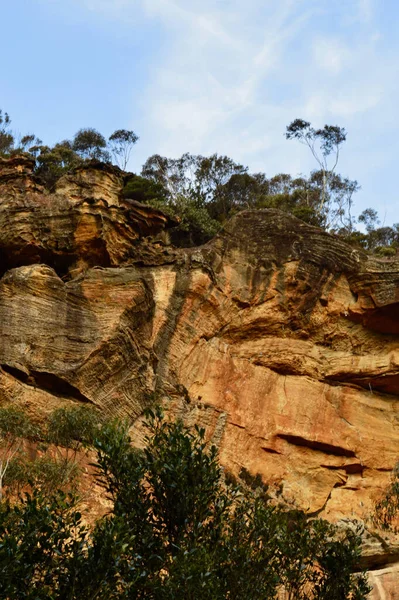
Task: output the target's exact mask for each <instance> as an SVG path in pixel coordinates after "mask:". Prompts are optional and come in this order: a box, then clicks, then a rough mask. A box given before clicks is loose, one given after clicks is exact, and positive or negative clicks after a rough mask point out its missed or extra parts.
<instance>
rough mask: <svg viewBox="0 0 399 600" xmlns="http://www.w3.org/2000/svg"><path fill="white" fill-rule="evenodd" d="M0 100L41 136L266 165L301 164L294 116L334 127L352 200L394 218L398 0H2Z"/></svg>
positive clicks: (299, 169)
mask: <svg viewBox="0 0 399 600" xmlns="http://www.w3.org/2000/svg"><path fill="white" fill-rule="evenodd" d="M0 9H1V10H0V18H1V21H2V33H1V37H0V50H1V56H2V68H1V71H2V77H1V79H0V108H3V110H6V111H8V112H9V114H10V116H11V118H12V120H13V127H14V129H16V130H18V131H20V132H21V133H28V132H29V133H31V132H34V133H36V135H38V136H39V137H40V138H41V139H42V140H43V141H44V142H45V143H49V144H51V143H54V142H56V141H59V140H61V139H65V138H71V137H72V136H73V134H74V133H75V132H76V131H77V130H78V129H79V128H80V127H95V128H97V129H98V130H100V131H101V132H102V133H104V134H105V135H107V136H108V135H109V134H110V133H112V132H113V131H114V130H115V129H119V128H122V127H123V128H127V129H134V131H136V133H138V134H139V135H140V141H139V143H138V144H137V146H136V148H135V150H134V155H133V156H132V159H131V164H130V168H131V169H132V170H134V171H140V168H141V165H142V163H143V162H144V161H145V159H146V158H147V157H148V156H150V155H151V154H154V153H160V154H163V155H165V156H171V157H172V156H173V157H174V156H179V155H181V154H182V153H183V152H191V153H201V154H210V153H213V152H218V153H220V154H227V155H228V156H231V157H232V158H233V159H235V160H237V161H240V162H242V163H243V164H245V165H248V166H249V168H250V170H251V171H264V172H266V174H267V175H268V176H272V175H274V174H276V173H279V172H288V173H291V174H293V175H295V174H298V173H308V172H309V171H310V170H311V169H312V168H314V167H315V166H316V165H315V164H314V161H313V159H312V157H311V156H310V153H309V152H308V151H307V149H306V148H305V147H303V146H301V145H300V144H297V143H295V142H292V141H291V142H288V141H286V140H285V138H284V131H285V127H286V125H287V124H288V123H289V122H290V121H292V120H293V119H294V118H296V117H301V118H304V119H307V120H309V121H311V122H312V124H314V125H315V126H316V127H319V126H323V125H324V124H325V123H329V124H337V125H340V126H342V127H345V128H346V129H347V132H348V139H347V142H346V144H345V146H344V147H343V149H342V153H341V158H340V163H339V165H338V171H339V172H340V173H342V174H343V175H346V176H348V177H350V178H352V179H357V180H358V182H359V183H360V185H361V186H362V190H361V191H360V192H359V193H358V194H357V197H356V204H355V212H360V211H361V210H363V209H364V208H366V207H367V206H374V207H376V208H378V210H379V212H380V216H381V220H382V221H385V223H386V224H391V223H393V222H398V221H399V192H398V190H397V180H396V170H397V162H398V156H399V119H398V98H399V73H398V71H399V61H398V50H399V41H398V40H399V35H398V34H399V4H398V3H397V1H396V0H335V1H332V0H279V1H277V0H13V2H9V1H6V0H0Z"/></svg>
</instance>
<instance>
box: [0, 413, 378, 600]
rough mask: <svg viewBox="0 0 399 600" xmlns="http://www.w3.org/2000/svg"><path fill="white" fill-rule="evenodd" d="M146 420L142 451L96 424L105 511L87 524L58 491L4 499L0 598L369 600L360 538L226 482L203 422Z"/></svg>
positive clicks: (123, 427) (154, 416)
mask: <svg viewBox="0 0 399 600" xmlns="http://www.w3.org/2000/svg"><path fill="white" fill-rule="evenodd" d="M66 422H67V423H70V422H71V420H70V419H69V418H67V419H66ZM147 428H148V434H147V436H146V439H145V442H146V443H145V447H144V449H143V450H136V449H134V448H133V447H132V444H131V439H130V436H129V427H128V424H127V423H124V422H120V421H114V422H106V423H104V424H103V425H102V426H101V427H99V428H98V427H97V428H95V429H94V431H95V435H94V437H93V438H92V439H93V447H94V449H95V450H96V452H97V471H98V481H99V482H100V483H101V484H102V486H103V487H104V489H105V491H106V493H107V494H108V496H109V498H110V499H111V500H112V506H113V508H112V510H111V513H110V514H109V515H108V516H106V517H104V518H102V519H100V520H99V521H98V522H97V524H96V526H95V528H94V529H93V531H91V532H90V531H88V530H86V529H85V528H84V527H83V526H82V524H81V515H80V514H79V513H78V512H77V511H76V509H75V503H76V498H74V497H72V496H67V495H65V493H63V492H61V491H58V492H56V493H51V494H44V493H43V491H34V492H33V493H32V494H31V495H26V496H25V497H24V498H23V499H22V500H21V501H20V502H19V503H15V504H13V505H12V504H10V503H9V502H3V503H1V504H0V531H1V532H2V533H1V535H0V573H1V575H2V576H1V578H0V596H1V597H2V598H7V599H9V600H14V599H15V600H16V599H22V600H24V599H29V600H33V599H39V600H50V599H53V598H58V599H65V600H67V599H68V600H75V599H76V600H78V599H79V600H89V599H93V598H97V599H98V600H105V599H107V600H109V599H111V600H112V599H114V600H122V599H126V600H127V599H129V598H136V599H152V600H172V599H174V598H181V597H184V598H187V599H189V600H190V599H191V600H204V599H205V600H225V599H226V598H230V599H231V600H239V599H241V598H251V599H253V600H269V599H270V600H271V599H275V598H277V594H278V590H279V589H280V587H281V586H282V585H284V586H285V588H286V590H287V592H288V594H289V598H291V599H293V598H295V599H301V598H309V599H314V600H316V599H318V600H322V599H324V600H332V599H334V600H349V599H352V598H356V599H357V600H362V599H365V598H366V594H367V593H368V586H367V581H366V579H365V577H364V575H360V576H358V577H356V576H354V575H353V570H354V567H355V564H356V561H357V559H358V556H359V548H360V542H359V537H358V536H357V535H356V534H354V533H351V532H345V531H344V532H341V533H339V532H337V530H336V528H335V527H333V526H332V525H330V524H327V523H326V522H324V521H320V520H313V521H311V520H309V519H307V517H306V515H304V514H303V513H301V512H299V511H291V512H288V513H287V512H284V511H282V509H281V508H277V507H275V506H272V505H271V504H270V502H268V501H265V497H264V496H262V495H253V494H252V493H249V492H248V493H244V492H243V491H242V490H240V489H239V488H237V487H235V486H230V485H226V483H224V478H223V473H222V470H221V468H220V466H219V463H218V457H217V451H216V448H215V447H214V446H212V445H210V444H208V443H207V442H206V440H205V432H204V430H202V429H200V428H198V427H195V428H194V429H188V428H187V427H185V426H184V425H183V424H182V423H181V422H177V423H170V422H167V421H165V419H164V418H163V416H162V413H161V412H160V411H159V410H155V411H153V412H152V411H149V412H148V416H147ZM60 431H61V433H60V437H59V438H57V439H60V440H61V439H62V440H63V442H64V443H66V442H67V440H68V427H66V426H65V427H61V428H60ZM84 431H86V430H84ZM64 432H66V433H64ZM82 435H83V434H82ZM255 479H256V478H255Z"/></svg>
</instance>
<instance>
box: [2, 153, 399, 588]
mask: <svg viewBox="0 0 399 600" xmlns="http://www.w3.org/2000/svg"><path fill="white" fill-rule="evenodd" d="M32 166H33V165H32V163H31V162H30V161H29V159H24V158H18V159H12V160H9V161H4V160H0V276H1V279H0V365H1V368H0V402H6V401H12V402H16V403H20V404H22V405H24V406H26V407H28V408H29V410H31V411H32V412H40V411H42V412H46V411H49V410H51V409H53V408H54V407H55V406H57V405H59V404H60V403H68V402H89V403H92V404H94V405H96V406H98V407H100V408H101V409H102V410H103V411H106V412H108V413H110V414H128V415H129V416H131V417H133V418H135V419H137V422H138V423H139V417H140V415H141V413H142V411H143V408H144V407H145V406H146V405H147V404H148V403H149V402H150V401H151V398H153V396H154V392H155V393H156V394H158V395H159V397H161V398H163V399H164V402H165V403H166V404H167V405H168V406H169V409H170V411H171V413H172V414H174V413H175V414H179V415H182V416H184V417H185V418H186V419H187V421H189V422H190V421H194V420H195V421H198V422H200V423H201V424H202V425H205V426H206V427H207V428H208V431H209V435H210V436H211V437H212V439H213V440H214V441H215V443H217V444H218V446H219V448H220V456H221V461H222V463H223V464H224V465H226V467H228V468H229V469H230V470H231V471H232V472H233V473H234V474H236V475H238V474H239V472H240V470H241V468H242V467H245V468H246V469H248V470H249V471H250V472H251V473H253V474H256V473H260V474H261V475H262V477H263V478H264V480H265V481H267V482H269V483H270V484H271V485H272V487H273V486H274V487H275V489H276V490H278V493H279V494H282V496H283V497H284V498H285V499H286V500H287V501H291V502H295V503H296V504H297V505H299V506H300V507H301V508H304V509H306V510H308V511H309V512H310V513H311V514H314V515H321V516H323V517H327V518H330V519H333V520H337V519H365V518H366V517H367V516H368V515H369V514H370V512H371V510H372V506H373V502H374V501H375V499H376V498H377V497H378V495H379V494H380V492H381V489H382V488H383V487H384V486H385V485H386V484H387V483H388V481H389V477H390V472H391V471H392V469H393V467H394V465H395V463H396V462H397V460H398V458H399V261H395V260H377V259H375V258H372V257H369V256H367V255H366V254H365V253H363V252H361V251H358V250H355V249H353V248H352V247H351V246H348V245H347V244H345V243H344V242H342V241H341V240H340V239H339V238H337V237H334V236H332V235H329V234H328V233H326V232H324V231H321V230H319V229H317V228H314V227H311V226H310V225H307V224H305V223H303V222H301V221H299V220H298V219H295V218H294V217H291V216H289V215H287V214H283V213H280V212H278V211H274V210H260V211H247V212H243V213H240V214H238V215H237V216H236V217H234V218H233V219H232V220H231V221H230V222H229V223H228V224H227V226H226V227H225V229H224V230H223V232H222V233H221V234H220V235H218V236H217V237H216V238H214V239H213V240H212V241H211V242H209V243H208V244H206V245H204V246H201V247H199V248H194V249H187V250H176V249H173V248H172V247H170V246H167V245H165V244H164V243H163V242H162V241H161V237H160V234H161V232H162V231H164V230H165V229H167V228H169V227H171V226H173V223H172V222H171V220H170V219H169V218H168V217H166V216H165V215H164V214H163V213H161V212H160V211H157V210H155V209H153V208H151V207H147V206H144V205H141V204H139V203H136V202H132V201H128V200H123V199H122V194H121V191H122V186H123V177H122V175H123V174H122V172H120V171H119V170H118V169H116V168H113V167H107V166H104V165H101V164H99V163H93V164H91V165H88V166H87V167H85V168H81V169H80V170H78V171H77V172H75V173H73V174H71V175H68V176H66V177H64V178H62V179H61V180H60V181H59V183H58V185H57V189H56V190H55V193H53V194H49V193H47V192H46V191H45V190H44V189H43V188H42V187H41V186H40V185H39V183H38V182H36V181H35V179H34V177H33V176H32V174H31V170H32ZM374 542H376V538H375V539H374ZM376 543H377V542H376ZM377 545H378V544H377ZM366 554H367V552H366ZM396 561H399V551H398V550H397V549H396V550H395V549H394V548H393V549H391V551H390V550H389V549H388V550H387V547H386V544H382V545H381V544H380V547H379V549H378V551H375V549H374V550H372V551H371V552H369V558H368V562H367V563H365V564H366V566H367V567H368V568H371V569H377V568H378V569H379V570H378V571H377V570H374V571H373V578H374V579H373V580H375V582H376V583H375V585H374V591H373V594H374V595H373V596H372V598H373V599H378V598H399V595H395V593H396V594H397V592H395V591H392V590H395V589H396V588H397V589H399V568H398V566H397V565H395V563H396ZM392 581H394V582H396V584H393V583H392ZM381 590H382V591H381ZM389 590H391V591H389ZM384 594H385V596H384ZM388 594H391V595H388Z"/></svg>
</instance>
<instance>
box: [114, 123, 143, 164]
mask: <svg viewBox="0 0 399 600" xmlns="http://www.w3.org/2000/svg"><path fill="white" fill-rule="evenodd" d="M138 140H139V136H138V135H137V134H136V133H134V131H128V130H127V129H117V130H116V131H114V133H113V134H112V135H110V136H109V138H108V146H109V149H110V152H111V155H112V157H113V158H114V160H115V162H116V163H117V164H118V165H119V166H120V168H121V169H123V170H125V169H126V167H127V164H128V162H129V158H130V154H131V152H132V149H133V146H134V145H135V144H136V143H137V142H138Z"/></svg>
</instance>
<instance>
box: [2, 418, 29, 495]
mask: <svg viewBox="0 0 399 600" xmlns="http://www.w3.org/2000/svg"><path fill="white" fill-rule="evenodd" d="M32 431H33V429H32V424H31V422H30V420H29V418H28V417H27V415H26V414H25V413H24V412H23V411H21V410H19V409H17V408H14V407H13V406H5V407H2V408H0V500H2V499H3V486H4V478H5V475H6V473H7V471H8V469H9V467H10V465H11V464H12V461H13V460H14V459H15V458H16V457H17V456H18V455H19V454H21V452H22V450H23V444H24V440H25V439H27V438H29V437H30V436H31V435H32Z"/></svg>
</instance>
